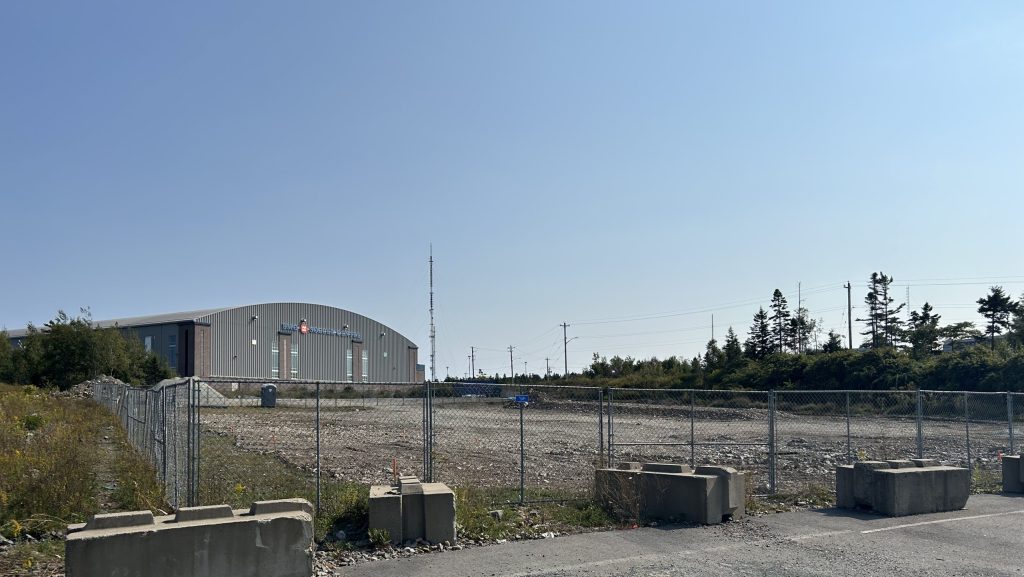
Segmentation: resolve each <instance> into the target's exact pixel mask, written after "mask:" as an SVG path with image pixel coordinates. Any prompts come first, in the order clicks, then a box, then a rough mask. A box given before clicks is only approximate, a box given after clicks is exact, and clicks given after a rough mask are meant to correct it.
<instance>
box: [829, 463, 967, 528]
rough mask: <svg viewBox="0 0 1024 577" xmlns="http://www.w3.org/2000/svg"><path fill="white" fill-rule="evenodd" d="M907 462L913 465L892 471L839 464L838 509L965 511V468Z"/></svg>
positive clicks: (897, 512) (867, 465)
mask: <svg viewBox="0 0 1024 577" xmlns="http://www.w3.org/2000/svg"><path fill="white" fill-rule="evenodd" d="M908 462H910V461H908ZM910 463H911V464H912V465H913V466H910V467H906V466H904V463H902V462H901V463H897V464H896V467H894V468H890V467H885V466H878V465H879V462H877V461H867V462H862V463H856V464H855V465H854V466H853V467H850V466H848V465H840V466H839V467H837V468H836V498H837V499H836V500H837V504H838V506H840V507H847V508H852V507H866V508H870V509H872V510H874V511H875V512H877V513H880V514H883V515H890V516H903V515H917V514H921V513H935V512H940V511H955V510H957V509H963V508H964V506H965V505H966V504H967V498H968V497H969V495H970V489H971V478H970V472H969V471H968V470H967V469H963V468H959V467H943V466H934V467H927V466H917V464H916V463H912V462H910ZM885 464H886V465H888V464H889V463H885ZM851 485H852V488H851Z"/></svg>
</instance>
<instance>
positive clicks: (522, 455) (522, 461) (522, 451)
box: [516, 386, 526, 505]
mask: <svg viewBox="0 0 1024 577" xmlns="http://www.w3.org/2000/svg"><path fill="white" fill-rule="evenodd" d="M519 390H520V391H521V390H523V389H522V386H520V388H519ZM516 404H517V405H519V504H520V505H522V504H523V503H524V502H525V501H526V493H525V491H526V429H525V427H524V424H523V409H525V408H526V403H522V402H520V403H516Z"/></svg>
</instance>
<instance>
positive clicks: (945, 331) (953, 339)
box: [939, 321, 985, 350]
mask: <svg viewBox="0 0 1024 577" xmlns="http://www.w3.org/2000/svg"><path fill="white" fill-rule="evenodd" d="M939 336H941V337H942V338H944V339H947V340H948V341H949V344H950V349H952V350H956V349H957V345H958V344H959V343H961V342H962V341H978V340H980V339H982V338H984V336H985V335H983V334H982V333H981V331H979V330H978V329H977V328H976V327H975V326H974V323H972V322H970V321H964V322H962V323H953V324H951V325H947V326H944V327H942V328H941V329H939ZM972 344H973V343H972Z"/></svg>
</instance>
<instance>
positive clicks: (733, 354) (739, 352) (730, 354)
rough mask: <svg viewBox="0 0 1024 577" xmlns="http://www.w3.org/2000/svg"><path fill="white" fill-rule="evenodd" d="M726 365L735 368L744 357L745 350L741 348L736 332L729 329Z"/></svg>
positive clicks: (726, 340) (726, 336)
mask: <svg viewBox="0 0 1024 577" xmlns="http://www.w3.org/2000/svg"><path fill="white" fill-rule="evenodd" d="M723 352H724V353H725V364H726V365H728V366H730V367H731V366H734V365H735V364H736V363H737V362H738V361H739V360H740V358H742V357H743V349H742V348H741V346H740V339H739V338H738V337H737V336H736V332H735V331H733V330H732V327H729V332H727V333H725V349H724V350H723Z"/></svg>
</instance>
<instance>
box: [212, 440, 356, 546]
mask: <svg viewBox="0 0 1024 577" xmlns="http://www.w3.org/2000/svg"><path fill="white" fill-rule="evenodd" d="M201 442H202V446H201V458H200V465H199V469H200V474H199V502H200V503H203V504H210V505H212V504H219V503H227V504H229V505H231V507H232V508H236V509H239V508H248V507H249V506H250V505H251V504H252V503H253V501H266V500H271V499H292V498H296V497H301V498H303V499H306V500H308V501H309V502H310V503H313V504H314V505H315V504H316V479H315V477H314V474H313V472H312V471H308V470H304V469H301V468H299V467H296V466H295V465H292V464H291V463H288V462H287V461H285V460H284V459H282V458H280V457H278V456H276V455H272V454H265V453H257V452H253V451H246V450H244V449H241V448H239V447H236V446H235V439H234V437H231V436H228V435H218V434H215V433H209V432H204V433H203V435H202V441H201ZM369 493H370V489H369V487H367V486H366V485H361V484H358V483H350V482H345V481H339V480H337V479H331V478H328V477H326V476H324V477H321V480H320V511H319V514H318V515H317V518H316V526H315V534H316V538H317V539H318V540H320V539H323V538H324V536H325V535H326V534H327V533H328V531H329V530H330V529H331V527H332V526H335V525H339V526H341V525H344V526H346V527H349V528H350V529H346V533H351V530H352V529H354V530H355V531H356V532H357V533H358V532H359V531H360V530H361V531H363V532H365V531H366V523H367V520H368V517H369V508H368V504H367V503H368V499H369ZM350 538H351V535H350Z"/></svg>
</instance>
